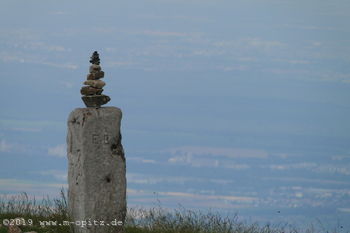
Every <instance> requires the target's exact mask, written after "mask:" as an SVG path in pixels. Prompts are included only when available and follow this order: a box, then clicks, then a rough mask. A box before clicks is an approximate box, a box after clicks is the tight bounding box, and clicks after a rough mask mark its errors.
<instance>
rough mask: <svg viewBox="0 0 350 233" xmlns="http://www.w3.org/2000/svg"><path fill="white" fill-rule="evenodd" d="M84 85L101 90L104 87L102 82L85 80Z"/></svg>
mask: <svg viewBox="0 0 350 233" xmlns="http://www.w3.org/2000/svg"><path fill="white" fill-rule="evenodd" d="M84 85H89V86H91V87H95V88H102V87H104V86H105V85H106V83H105V82H103V81H102V80H86V81H85V82H84Z"/></svg>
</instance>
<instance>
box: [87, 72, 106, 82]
mask: <svg viewBox="0 0 350 233" xmlns="http://www.w3.org/2000/svg"><path fill="white" fill-rule="evenodd" d="M104 76H105V72H103V71H98V72H96V73H90V74H88V75H87V77H86V79H87V80H97V79H100V78H103V77H104Z"/></svg>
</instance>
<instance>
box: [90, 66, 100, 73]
mask: <svg viewBox="0 0 350 233" xmlns="http://www.w3.org/2000/svg"><path fill="white" fill-rule="evenodd" d="M98 71H101V66H100V65H95V64H92V65H91V66H90V68H89V72H90V73H92V72H98Z"/></svg>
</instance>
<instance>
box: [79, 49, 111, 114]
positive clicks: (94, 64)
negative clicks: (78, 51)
mask: <svg viewBox="0 0 350 233" xmlns="http://www.w3.org/2000/svg"><path fill="white" fill-rule="evenodd" d="M90 63H91V66H90V69H89V72H90V73H89V74H88V75H87V80H86V81H85V82H84V85H87V86H83V87H82V88H81V90H80V93H81V94H82V95H83V96H82V97H81V98H82V99H83V101H84V103H85V105H86V107H94V108H99V107H101V105H104V104H106V103H108V102H109V101H110V100H111V98H109V96H107V95H103V94H102V92H103V89H102V88H103V87H104V86H105V85H106V83H105V82H104V81H102V80H101V78H103V77H104V75H105V73H104V72H103V71H102V69H101V66H100V58H99V54H98V52H97V51H95V52H94V53H93V54H92V56H91V59H90Z"/></svg>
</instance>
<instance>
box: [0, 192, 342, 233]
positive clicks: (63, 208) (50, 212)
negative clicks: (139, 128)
mask: <svg viewBox="0 0 350 233" xmlns="http://www.w3.org/2000/svg"><path fill="white" fill-rule="evenodd" d="M18 217H20V218H23V219H24V220H25V221H27V223H28V221H29V219H31V220H32V221H33V225H30V226H29V225H27V226H20V228H21V229H22V231H23V232H26V231H36V232H38V233H70V232H71V231H70V227H69V226H50V227H48V226H46V227H42V226H40V224H39V223H40V222H39V221H57V222H63V221H65V220H69V216H68V212H67V201H66V196H65V193H64V191H63V190H62V191H61V196H60V198H58V199H53V200H50V198H48V197H47V198H45V199H43V200H41V201H37V200H35V198H29V197H28V195H27V194H25V193H23V194H20V195H17V196H11V197H7V196H0V223H3V220H4V219H15V218H18ZM18 221H19V220H18ZM6 232H7V229H6V228H5V227H4V226H3V227H0V233H6ZM287 232H288V233H320V232H324V233H338V232H337V231H336V230H334V231H326V230H324V231H320V230H316V229H314V228H313V227H310V228H309V229H303V230H298V229H296V228H293V227H291V226H270V225H265V226H259V225H258V224H247V223H244V222H240V221H239V220H238V218H237V216H233V217H222V216H221V215H220V214H218V213H203V212H199V211H192V210H187V209H185V208H179V209H175V210H172V211H168V210H165V209H163V208H162V207H161V206H160V205H159V206H157V207H154V208H151V209H142V208H138V209H134V208H131V209H129V210H128V214H127V217H126V222H125V233H287ZM342 232H344V231H342Z"/></svg>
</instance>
